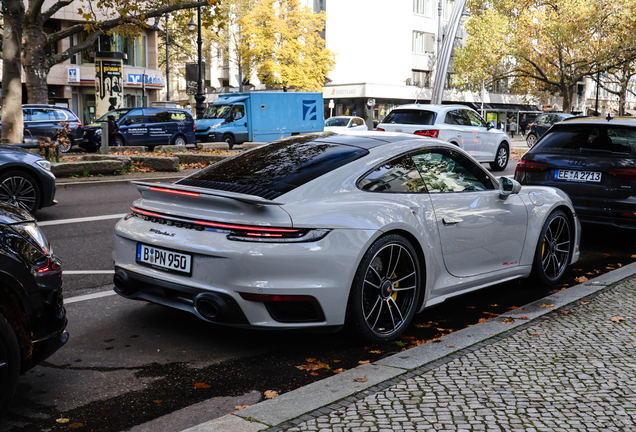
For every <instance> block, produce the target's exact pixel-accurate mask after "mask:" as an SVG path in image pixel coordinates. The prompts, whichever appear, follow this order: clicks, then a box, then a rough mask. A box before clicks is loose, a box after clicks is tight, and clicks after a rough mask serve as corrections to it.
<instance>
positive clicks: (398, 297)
mask: <svg viewBox="0 0 636 432" xmlns="http://www.w3.org/2000/svg"><path fill="white" fill-rule="evenodd" d="M422 279H423V277H422V275H421V274H420V263H419V260H418V258H417V254H416V252H415V249H414V247H413V245H412V244H411V243H410V242H409V241H408V240H407V239H405V238H404V237H402V236H400V235H397V234H390V235H387V236H384V237H382V238H380V239H378V240H377V241H376V242H375V243H373V245H372V246H371V247H370V248H369V250H368V251H367V252H366V253H365V255H364V257H363V258H362V262H361V263H360V266H359V267H358V270H357V272H356V276H355V278H354V280H353V285H352V287H351V293H350V296H349V305H348V317H349V319H350V320H351V321H352V324H353V326H354V327H355V329H356V330H357V331H358V333H360V334H361V335H362V336H363V337H364V338H366V339H367V340H369V341H371V342H375V343H385V342H391V341H393V340H395V339H397V338H398V337H399V336H400V335H401V334H402V333H403V332H404V330H405V329H406V328H407V327H408V326H409V324H410V323H411V320H412V319H413V316H414V315H415V311H416V309H417V306H418V302H419V299H420V285H421V281H422Z"/></svg>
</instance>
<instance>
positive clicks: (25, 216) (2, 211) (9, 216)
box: [0, 201, 35, 225]
mask: <svg viewBox="0 0 636 432" xmlns="http://www.w3.org/2000/svg"><path fill="white" fill-rule="evenodd" d="M34 220H35V219H34V218H33V216H31V214H29V212H28V211H26V210H22V209H21V208H18V207H14V206H12V205H9V204H7V203H4V202H1V201H0V223H3V224H7V225H10V224H14V223H21V222H31V221H34Z"/></svg>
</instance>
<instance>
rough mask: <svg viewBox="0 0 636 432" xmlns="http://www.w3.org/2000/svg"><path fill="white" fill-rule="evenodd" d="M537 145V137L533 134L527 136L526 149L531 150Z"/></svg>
mask: <svg viewBox="0 0 636 432" xmlns="http://www.w3.org/2000/svg"><path fill="white" fill-rule="evenodd" d="M536 143H537V136H536V135H535V134H528V137H527V138H526V144H527V145H528V147H530V148H532V147H534V145H535V144H536Z"/></svg>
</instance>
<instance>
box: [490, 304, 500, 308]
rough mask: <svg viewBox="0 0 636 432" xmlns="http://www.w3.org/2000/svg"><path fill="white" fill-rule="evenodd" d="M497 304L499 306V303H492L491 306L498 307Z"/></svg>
mask: <svg viewBox="0 0 636 432" xmlns="http://www.w3.org/2000/svg"><path fill="white" fill-rule="evenodd" d="M497 306H499V305H497V304H491V305H490V307H497Z"/></svg>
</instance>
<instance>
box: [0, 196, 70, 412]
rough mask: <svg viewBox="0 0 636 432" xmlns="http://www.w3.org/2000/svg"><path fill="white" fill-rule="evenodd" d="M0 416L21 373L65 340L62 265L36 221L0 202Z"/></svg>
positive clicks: (9, 401)
mask: <svg viewBox="0 0 636 432" xmlns="http://www.w3.org/2000/svg"><path fill="white" fill-rule="evenodd" d="M0 251H1V253H0V281H1V283H0V417H2V413H3V412H4V411H5V410H6V409H7V407H8V406H9V404H10V403H11V399H12V398H13V394H14V393H15V388H16V386H17V383H18V377H19V375H20V374H21V373H24V372H26V371H27V370H29V369H31V368H33V367H34V366H35V365H37V364H38V363H40V362H41V361H43V360H44V359H46V358H47V357H49V356H50V355H51V354H53V353H54V352H55V351H57V350H58V349H59V348H60V347H61V346H62V345H64V344H65V343H66V341H67V340H68V333H67V332H66V323H67V319H66V310H65V309H64V304H63V299H62V267H61V263H60V260H59V259H57V258H56V257H55V255H53V252H52V250H51V246H50V245H49V243H48V241H47V240H46V238H45V237H44V235H43V234H42V232H41V231H40V229H39V228H38V225H37V223H36V222H35V219H33V217H32V216H31V215H30V214H29V213H27V212H26V211H24V210H21V209H19V208H17V207H13V206H10V205H8V204H5V203H1V202H0Z"/></svg>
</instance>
